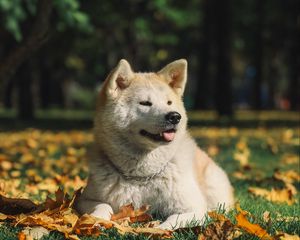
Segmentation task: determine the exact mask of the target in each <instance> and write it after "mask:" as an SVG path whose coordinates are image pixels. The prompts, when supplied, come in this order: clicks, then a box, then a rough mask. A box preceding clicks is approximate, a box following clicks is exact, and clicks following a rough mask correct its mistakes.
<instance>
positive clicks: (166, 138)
mask: <svg viewBox="0 0 300 240" xmlns="http://www.w3.org/2000/svg"><path fill="white" fill-rule="evenodd" d="M175 132H176V130H175V129H169V130H166V131H163V132H160V133H157V134H154V133H149V132H147V131H146V130H144V129H142V130H141V131H140V134H141V135H142V136H145V137H147V138H150V139H151V140H153V141H160V142H171V141H173V140H174V138H175Z"/></svg>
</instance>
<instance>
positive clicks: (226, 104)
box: [214, 0, 233, 117]
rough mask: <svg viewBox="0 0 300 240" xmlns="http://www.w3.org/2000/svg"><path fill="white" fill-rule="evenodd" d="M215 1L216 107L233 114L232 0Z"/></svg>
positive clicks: (221, 113) (223, 113) (222, 113)
mask: <svg viewBox="0 0 300 240" xmlns="http://www.w3.org/2000/svg"><path fill="white" fill-rule="evenodd" d="M214 2H215V10H216V13H217V16H216V17H217V31H216V32H217V73H216V92H215V94H216V108H217V111H218V114H219V115H220V116H229V117H230V116H232V114H233V110H232V86H231V19H230V16H231V1H230V0H223V1H217V0H214Z"/></svg>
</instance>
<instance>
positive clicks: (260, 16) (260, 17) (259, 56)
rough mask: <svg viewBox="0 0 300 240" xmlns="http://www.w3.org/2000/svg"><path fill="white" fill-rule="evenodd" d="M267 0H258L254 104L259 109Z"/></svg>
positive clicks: (260, 104)
mask: <svg viewBox="0 0 300 240" xmlns="http://www.w3.org/2000/svg"><path fill="white" fill-rule="evenodd" d="M264 4H265V0H256V13H257V19H256V29H255V43H256V44H255V45H256V46H255V52H254V67H255V70H256V74H255V77H254V86H253V98H254V99H253V105H254V108H255V109H257V110H260V109H262V99H261V86H262V80H263V76H262V75H263V71H262V70H263V25H264Z"/></svg>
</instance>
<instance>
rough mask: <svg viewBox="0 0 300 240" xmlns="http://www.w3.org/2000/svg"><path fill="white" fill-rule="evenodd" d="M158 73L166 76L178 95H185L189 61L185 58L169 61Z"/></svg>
mask: <svg viewBox="0 0 300 240" xmlns="http://www.w3.org/2000/svg"><path fill="white" fill-rule="evenodd" d="M158 74H159V75H162V76H164V78H165V80H166V81H167V83H168V84H169V85H170V87H171V88H173V89H174V91H175V92H176V93H177V94H178V95H180V96H182V95H183V92H184V88H185V84H186V80H187V61H186V60H185V59H179V60H176V61H174V62H171V63H169V64H168V65H167V66H165V67H164V68H163V69H162V70H160V71H159V72H158Z"/></svg>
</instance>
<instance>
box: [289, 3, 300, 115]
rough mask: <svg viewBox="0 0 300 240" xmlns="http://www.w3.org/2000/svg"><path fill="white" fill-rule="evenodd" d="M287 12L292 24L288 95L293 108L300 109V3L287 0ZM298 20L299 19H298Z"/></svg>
mask: <svg viewBox="0 0 300 240" xmlns="http://www.w3.org/2000/svg"><path fill="white" fill-rule="evenodd" d="M287 3H288V9H287V11H286V12H287V14H289V18H290V20H291V22H290V24H291V26H290V29H289V30H290V33H289V35H290V47H289V89H288V96H289V100H290V106H291V109H292V110H300V56H299V52H300V47H299V43H300V23H299V18H300V14H299V9H300V4H299V2H297V1H294V0H287ZM297 20H298V21H297Z"/></svg>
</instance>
